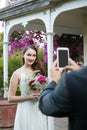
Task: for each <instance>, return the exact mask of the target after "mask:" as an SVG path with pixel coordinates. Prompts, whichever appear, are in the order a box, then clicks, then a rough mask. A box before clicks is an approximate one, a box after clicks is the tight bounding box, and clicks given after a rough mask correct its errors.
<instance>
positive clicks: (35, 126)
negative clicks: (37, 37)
mask: <svg viewBox="0 0 87 130" xmlns="http://www.w3.org/2000/svg"><path fill="white" fill-rule="evenodd" d="M37 70H40V74H42V75H45V71H44V70H43V68H42V66H41V64H40V62H39V59H38V52H37V49H36V48H35V47H34V46H31V45H30V46H27V47H26V48H25V49H24V51H23V66H22V67H20V68H19V69H17V70H16V71H14V72H13V74H12V77H11V79H10V85H9V94H8V101H9V102H17V103H18V104H17V111H16V115H15V122H14V130H47V117H46V116H45V115H43V114H42V113H41V112H40V110H39V107H38V98H39V95H40V93H39V92H36V93H35V92H32V93H31V92H28V90H27V87H28V83H27V82H26V80H27V79H28V78H31V77H32V75H33V74H34V73H36V72H37ZM18 86H20V90H21V95H20V96H17V95H16V91H17V87H18Z"/></svg>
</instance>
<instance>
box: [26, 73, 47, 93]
mask: <svg viewBox="0 0 87 130" xmlns="http://www.w3.org/2000/svg"><path fill="white" fill-rule="evenodd" d="M46 85H47V77H45V76H44V75H41V74H38V75H37V74H36V75H34V76H33V77H32V78H31V79H30V80H29V82H28V87H27V88H28V92H31V91H42V90H43V89H44V87H45V86H46Z"/></svg>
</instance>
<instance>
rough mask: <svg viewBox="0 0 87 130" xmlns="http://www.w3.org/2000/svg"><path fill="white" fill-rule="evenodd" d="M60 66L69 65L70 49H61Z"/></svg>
mask: <svg viewBox="0 0 87 130" xmlns="http://www.w3.org/2000/svg"><path fill="white" fill-rule="evenodd" d="M58 53H59V67H65V66H66V65H68V51H67V50H59V52H58Z"/></svg>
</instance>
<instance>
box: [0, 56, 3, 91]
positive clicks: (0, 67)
mask: <svg viewBox="0 0 87 130" xmlns="http://www.w3.org/2000/svg"><path fill="white" fill-rule="evenodd" d="M1 88H3V58H2V57H0V90H1Z"/></svg>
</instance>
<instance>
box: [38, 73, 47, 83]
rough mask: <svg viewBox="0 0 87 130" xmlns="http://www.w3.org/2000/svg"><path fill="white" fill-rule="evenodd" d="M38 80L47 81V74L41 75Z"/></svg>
mask: <svg viewBox="0 0 87 130" xmlns="http://www.w3.org/2000/svg"><path fill="white" fill-rule="evenodd" d="M37 81H39V82H40V83H41V82H46V78H45V76H43V75H40V76H39V77H38V79H37Z"/></svg>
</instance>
